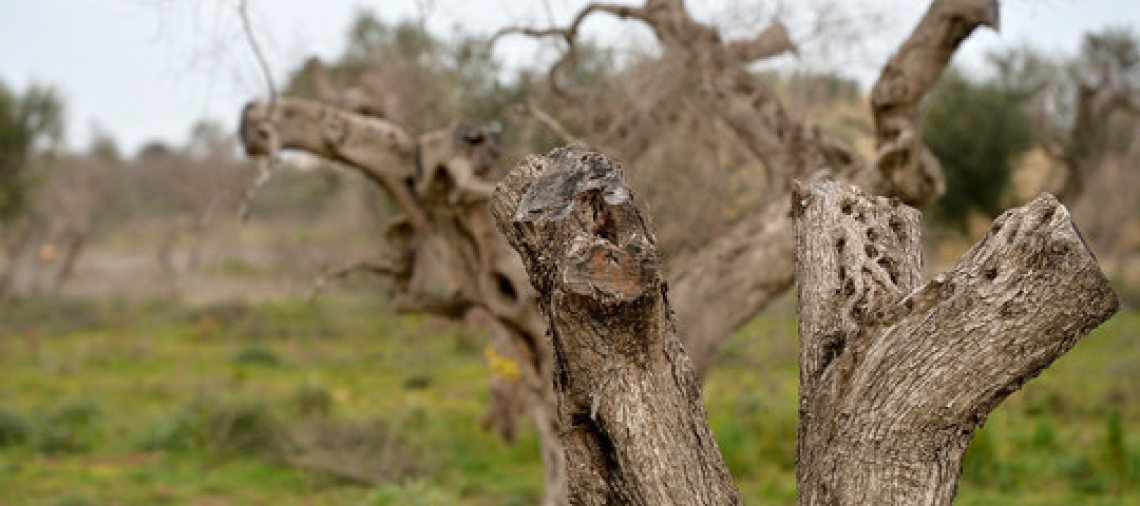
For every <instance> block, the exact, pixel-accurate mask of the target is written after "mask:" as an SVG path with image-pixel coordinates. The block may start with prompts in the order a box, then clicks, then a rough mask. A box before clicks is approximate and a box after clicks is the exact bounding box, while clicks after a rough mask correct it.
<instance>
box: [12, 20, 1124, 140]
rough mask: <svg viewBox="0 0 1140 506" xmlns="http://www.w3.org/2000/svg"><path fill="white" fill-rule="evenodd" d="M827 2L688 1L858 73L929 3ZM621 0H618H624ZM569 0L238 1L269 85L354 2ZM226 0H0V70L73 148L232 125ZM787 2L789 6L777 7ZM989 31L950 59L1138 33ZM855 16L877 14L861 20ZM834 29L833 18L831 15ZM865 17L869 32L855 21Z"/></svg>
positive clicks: (337, 35)
mask: <svg viewBox="0 0 1140 506" xmlns="http://www.w3.org/2000/svg"><path fill="white" fill-rule="evenodd" d="M827 1H828V0H782V1H780V0H714V1H703V2H698V1H696V0H689V2H688V3H689V4H690V7H691V9H692V10H693V11H694V13H695V15H696V16H697V17H699V18H701V19H702V20H706V21H711V22H715V23H717V24H718V25H720V26H723V27H724V28H725V33H726V35H730V36H732V35H735V36H742V35H745V34H748V33H754V31H755V30H758V29H760V28H762V27H763V26H764V25H765V24H766V22H767V20H769V19H771V18H772V16H773V15H774V14H775V12H776V10H778V9H781V8H780V7H779V6H778V5H779V4H783V5H784V6H785V7H784V8H783V9H782V10H781V11H780V12H782V13H783V19H785V20H786V21H787V22H788V23H789V24H790V25H791V29H792V36H793V38H794V39H796V40H797V41H800V42H801V43H803V44H805V45H807V46H808V50H807V51H805V56H804V58H803V59H801V60H798V61H797V60H792V59H791V58H781V59H780V61H777V62H772V63H767V64H768V65H782V66H785V67H786V66H794V65H808V66H812V67H813V68H838V69H839V70H840V71H841V72H842V73H844V74H846V75H850V76H853V77H857V78H859V79H860V80H861V81H862V82H864V83H865V84H866V83H870V82H871V81H872V80H873V79H874V77H875V76H876V75H877V72H878V67H879V66H880V65H881V64H882V62H883V61H885V59H886V57H887V53H888V52H889V51H890V50H891V49H892V48H893V47H894V46H895V45H896V44H897V43H898V42H899V41H900V40H901V38H902V37H904V36H905V35H906V34H907V33H908V32H909V30H910V29H911V28H912V27H913V26H914V24H915V23H916V22H917V21H918V17H919V16H920V15H921V14H922V12H923V11H924V10H925V8H926V6H927V5H928V4H927V2H925V1H918V0H854V1H852V0H846V1H844V0H831V1H832V2H833V3H834V4H835V5H838V6H841V8H831V9H828V12H831V13H833V15H835V14H834V13H836V12H838V13H839V14H838V15H835V18H836V21H834V23H846V26H847V28H845V30H847V31H849V32H850V33H851V34H852V35H850V36H849V38H847V39H844V40H843V41H841V42H839V43H834V42H833V43H831V44H828V45H824V44H822V43H820V42H819V40H818V39H816V38H813V37H812V33H811V27H810V21H811V20H812V19H814V15H809V14H808V13H805V12H804V8H803V7H802V6H803V5H804V4H805V3H806V4H812V5H819V4H821V3H823V2H827ZM623 2H625V3H628V2H629V0H623ZM584 3H585V2H584V1H582V0H478V1H476V0H467V1H461V0H373V1H371V2H365V1H360V0H250V11H251V13H252V18H253V21H254V23H255V29H256V30H257V32H258V37H259V39H260V40H261V43H262V46H263V47H264V49H265V51H266V53H267V56H268V59H269V64H270V66H271V67H272V69H273V71H274V74H275V76H276V78H277V80H278V82H280V81H281V80H282V79H283V76H284V75H285V74H286V73H287V71H288V70H289V69H291V68H293V67H295V66H296V65H297V64H298V62H300V61H301V59H302V58H304V57H306V56H308V55H311V54H317V55H321V56H323V57H327V58H332V57H335V56H336V55H338V54H339V53H340V51H341V49H342V47H343V40H344V31H345V29H346V28H347V26H348V24H349V22H350V21H351V19H352V18H353V15H354V13H355V12H356V11H357V10H358V9H361V8H366V7H370V8H372V9H373V10H374V11H375V12H377V13H378V14H379V15H380V16H381V17H383V18H384V19H386V20H388V21H394V20H397V19H406V18H416V17H418V16H419V15H420V14H421V13H426V14H427V20H428V25H429V27H430V28H431V29H432V30H433V32H435V33H444V34H446V33H450V32H453V31H454V27H456V26H461V27H462V29H463V30H464V31H465V32H468V33H475V34H489V33H491V32H493V31H494V30H495V29H497V28H499V27H501V26H504V25H508V24H528V25H533V26H546V25H548V21H549V19H550V16H553V17H554V19H555V20H556V22H557V23H558V24H560V25H561V24H565V23H566V22H567V21H568V20H569V19H570V17H571V16H572V15H573V13H574V12H575V11H576V10H577V8H579V7H580V6H581V5H583V4H584ZM237 5H238V0H201V1H192V0H117V1H113V0H0V78H2V79H3V80H4V81H5V82H7V83H8V85H9V86H13V87H15V88H16V89H20V90H22V89H23V88H25V87H26V86H27V85H28V83H30V82H33V81H35V82H41V83H50V84H54V85H56V86H57V87H59V88H60V89H61V90H62V91H63V93H64V96H65V97H66V99H67V106H68V111H67V114H68V124H67V138H68V144H69V145H70V146H72V147H76V148H82V147H84V146H86V144H87V143H88V142H89V139H90V137H91V134H92V132H93V131H94V130H95V129H96V128H98V129H101V130H102V131H104V132H108V133H109V134H111V135H112V136H113V137H115V139H116V140H117V141H119V144H120V147H121V148H122V149H123V150H124V152H125V153H128V154H130V153H134V152H135V150H137V149H138V148H139V147H140V146H141V145H142V144H144V143H145V142H147V141H150V140H154V139H158V140H162V141H166V142H171V143H181V142H182V141H183V140H184V139H185V137H186V135H187V133H188V132H189V130H190V128H191V126H192V125H193V124H194V123H195V122H196V121H198V120H199V119H201V118H203V117H209V118H214V119H217V120H221V121H223V122H225V123H226V124H227V125H230V124H234V123H235V122H236V118H237V116H238V112H239V111H240V108H241V105H242V104H243V103H244V102H245V101H247V100H249V99H250V98H253V97H257V96H263V95H265V86H264V84H263V79H262V77H261V76H260V75H259V74H258V72H257V70H256V66H255V65H254V60H253V57H252V53H251V51H250V49H249V46H248V45H247V43H246V40H245V38H244V36H243V34H242V31H241V24H240V19H239V17H238V15H237ZM787 6H798V7H787ZM1001 17H1002V30H1001V34H1000V35H998V34H996V33H993V32H992V31H983V32H977V33H975V34H974V35H973V36H972V37H971V39H970V40H968V41H967V42H966V44H965V46H964V49H963V50H962V51H961V52H960V53H959V57H958V58H959V61H964V62H965V63H966V64H967V65H972V66H979V65H981V62H982V61H983V57H984V54H985V53H986V52H987V51H991V50H994V49H1000V48H1002V47H1007V46H1014V45H1018V44H1021V43H1024V42H1029V43H1031V44H1033V45H1035V46H1037V47H1040V48H1042V49H1045V50H1046V51H1047V52H1048V53H1051V54H1056V55H1064V54H1072V53H1074V52H1075V51H1076V50H1077V47H1078V46H1079V43H1080V37H1081V34H1082V33H1084V32H1086V31H1090V30H1098V29H1101V28H1104V27H1106V26H1122V25H1124V26H1131V27H1133V28H1134V29H1136V30H1137V31H1140V1H1137V0H1004V1H1003V2H1002V13H1001ZM867 19H874V20H876V21H874V22H870V23H869V24H868V22H867V21H865V20H867ZM586 26H587V28H588V29H587V34H589V35H592V36H594V37H596V38H598V39H599V40H601V41H603V42H611V43H616V42H618V41H621V45H623V46H625V47H629V46H630V45H631V44H630V42H631V41H632V43H633V46H634V47H641V48H645V47H649V46H648V44H650V42H649V41H650V40H651V37H650V36H649V34H648V32H647V31H646V30H644V29H643V28H641V27H639V26H638V25H636V24H635V23H621V22H616V21H612V20H610V19H608V18H605V17H604V16H600V15H599V16H596V17H595V18H591V21H590V22H588V23H587V25H586ZM840 26H842V25H840ZM865 26H870V29H864V28H863V27H865ZM551 51H552V50H551V48H550V47H549V46H547V47H543V46H541V45H539V44H536V43H535V42H533V41H530V40H528V39H524V38H519V37H515V38H510V39H506V40H505V41H504V43H503V44H501V45H500V46H498V47H497V48H496V54H497V55H499V56H500V57H501V58H503V59H505V60H506V61H507V64H508V67H519V66H523V65H529V64H530V63H531V62H535V61H548V60H549V58H550V57H551V54H552V52H551Z"/></svg>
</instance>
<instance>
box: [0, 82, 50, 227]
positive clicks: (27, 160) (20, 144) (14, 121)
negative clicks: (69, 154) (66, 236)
mask: <svg viewBox="0 0 1140 506" xmlns="http://www.w3.org/2000/svg"><path fill="white" fill-rule="evenodd" d="M62 136H63V99H62V98H61V97H60V96H59V94H58V92H56V90H55V89H53V88H51V87H50V86H42V85H38V84H32V85H30V86H29V87H28V89H27V90H25V91H24V92H23V93H22V94H21V93H19V92H17V91H15V90H12V89H11V88H9V87H8V85H6V84H5V83H4V81H3V80H0V223H7V222H11V221H12V220H13V219H15V218H16V217H17V216H19V214H20V212H21V211H22V210H23V209H24V208H25V207H26V205H27V200H28V191H29V185H30V184H31V180H32V179H33V178H32V177H31V174H30V173H29V167H30V166H31V165H32V164H33V162H34V159H35V158H36V155H37V151H38V150H41V149H45V148H47V147H50V145H51V144H53V143H55V142H58V141H59V140H60V138H61V137H62Z"/></svg>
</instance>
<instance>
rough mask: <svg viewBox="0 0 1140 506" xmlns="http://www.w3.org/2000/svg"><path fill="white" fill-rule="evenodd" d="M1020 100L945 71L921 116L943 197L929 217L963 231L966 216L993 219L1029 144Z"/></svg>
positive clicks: (1016, 95)
mask: <svg viewBox="0 0 1140 506" xmlns="http://www.w3.org/2000/svg"><path fill="white" fill-rule="evenodd" d="M1024 104H1025V96H1024V95H1023V94H1021V93H1019V92H1018V91H1017V90H1011V89H1007V88H1005V87H1003V86H1001V85H1000V84H999V82H997V81H996V80H993V79H990V80H981V81H979V80H975V79H971V78H970V77H968V76H966V75H965V74H964V73H963V72H962V71H961V70H960V69H958V68H956V67H950V68H948V69H947V70H946V72H945V73H944V74H943V75H942V79H941V80H940V81H939V83H938V85H937V86H936V87H935V88H934V90H933V92H932V93H931V96H930V98H929V104H928V106H927V109H926V112H925V113H924V115H923V139H924V140H925V141H926V144H927V146H929V147H930V150H931V151H932V152H933V153H934V155H935V156H936V157H937V158H938V160H939V161H940V162H941V163H942V168H943V170H944V172H945V174H946V195H945V196H943V197H942V198H941V199H939V200H938V202H937V203H936V204H935V209H934V218H935V219H937V220H940V221H942V222H944V223H947V224H949V225H951V226H954V227H957V228H958V229H959V230H962V231H963V232H964V231H965V227H966V224H967V220H968V218H969V215H970V213H971V212H975V211H976V212H981V213H983V214H985V215H986V216H988V217H991V218H992V217H996V216H997V215H998V214H999V213H1000V212H1001V211H1002V209H1004V208H1005V207H1006V205H1005V204H1006V202H1004V201H1003V196H1004V194H1005V191H1006V188H1007V187H1008V186H1009V182H1010V177H1011V174H1012V172H1013V164H1014V162H1015V161H1016V159H1017V157H1018V156H1019V155H1021V154H1022V153H1024V152H1025V151H1026V150H1028V149H1029V148H1030V147H1031V146H1032V143H1033V140H1034V139H1033V135H1032V125H1031V122H1030V120H1029V117H1028V115H1027V114H1026V112H1025V109H1024Z"/></svg>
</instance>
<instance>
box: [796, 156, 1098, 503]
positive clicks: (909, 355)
mask: <svg viewBox="0 0 1140 506" xmlns="http://www.w3.org/2000/svg"><path fill="white" fill-rule="evenodd" d="M792 206H793V214H794V217H795V220H796V254H797V264H796V275H797V279H798V287H799V288H798V295H799V310H800V424H799V434H798V436H799V440H798V447H797V450H798V459H797V479H798V485H799V504H803V505H808V504H812V505H814V504H827V505H832V504H851V505H855V504H900V505H901V504H907V505H912V504H928V505H948V504H950V503H951V502H952V500H953V498H954V494H955V492H956V490H957V485H958V478H959V475H960V474H961V469H962V458H963V456H964V455H965V452H966V447H967V445H968V444H969V442H970V440H971V438H972V437H973V435H974V432H975V431H976V430H977V429H978V428H979V427H980V426H981V425H982V424H983V423H984V422H985V420H986V417H987V416H988V415H989V413H990V412H991V411H992V410H993V409H994V408H995V407H996V406H997V405H998V404H999V403H1000V402H1001V401H1002V400H1003V399H1005V398H1006V397H1007V396H1008V395H1009V394H1010V393H1013V392H1014V391H1016V390H1017V389H1019V388H1020V387H1021V386H1022V385H1023V384H1024V383H1025V382H1026V381H1028V380H1030V379H1032V378H1033V377H1035V376H1036V375H1037V374H1039V373H1040V372H1041V371H1042V370H1043V369H1045V368H1046V367H1048V366H1049V364H1051V363H1052V362H1053V361H1054V360H1056V359H1057V358H1058V357H1060V356H1061V355H1062V354H1064V353H1065V352H1066V351H1068V350H1069V349H1070V348H1071V347H1072V346H1073V345H1074V344H1076V342H1077V340H1078V339H1079V338H1080V337H1081V336H1082V335H1084V334H1086V333H1088V332H1089V331H1091V330H1092V329H1093V328H1095V327H1096V326H1097V325H1099V324H1100V323H1102V322H1104V321H1105V320H1107V319H1108V318H1109V317H1110V316H1112V314H1114V313H1115V312H1116V310H1117V308H1118V301H1117V298H1116V295H1115V294H1114V293H1113V292H1112V290H1111V288H1110V286H1109V283H1108V280H1107V279H1106V278H1105V276H1104V274H1103V273H1102V272H1101V270H1100V268H1099V266H1098V265H1097V262H1096V259H1095V258H1094V257H1093V255H1092V253H1091V252H1090V251H1089V250H1088V248H1087V247H1086V245H1085V243H1084V241H1083V239H1082V238H1081V236H1080V233H1079V232H1078V231H1077V229H1076V226H1075V225H1074V223H1073V221H1072V219H1071V217H1070V215H1069V212H1068V210H1067V209H1066V208H1065V207H1064V206H1062V205H1060V204H1059V203H1058V202H1057V200H1056V199H1055V198H1053V197H1052V196H1051V195H1048V194H1043V195H1041V196H1040V197H1038V198H1037V199H1035V200H1034V201H1032V202H1031V203H1029V204H1027V205H1026V206H1024V207H1020V208H1016V209H1013V210H1010V211H1007V212H1006V213H1005V214H1003V215H1002V216H1001V217H999V218H998V219H997V220H996V221H995V222H994V224H993V227H992V228H991V229H990V232H989V234H988V235H987V236H986V238H985V239H983V240H982V241H981V242H980V243H978V244H977V245H975V246H974V247H973V248H972V249H971V250H970V251H969V252H967V253H966V255H965V256H963V257H962V259H961V260H959V262H958V263H957V265H955V266H954V268H953V269H951V270H950V271H949V272H946V273H944V274H941V275H939V276H937V277H936V278H935V279H934V280H933V281H931V282H929V283H927V284H926V285H924V286H921V287H920V286H919V283H920V272H921V270H920V268H921V265H922V255H921V253H922V249H921V244H920V237H919V235H920V230H921V229H920V225H919V221H920V216H919V213H918V212H917V211H915V210H913V209H911V208H909V207H906V206H904V205H902V204H901V203H899V201H898V200H889V199H885V198H881V197H868V196H867V195H865V194H864V193H863V192H861V191H859V190H858V189H856V188H853V187H851V186H849V185H846V184H841V183H836V182H832V181H830V180H822V179H817V180H815V181H813V182H811V183H810V184H807V185H804V186H801V187H798V188H797V191H796V193H795V195H794V196H793V204H792Z"/></svg>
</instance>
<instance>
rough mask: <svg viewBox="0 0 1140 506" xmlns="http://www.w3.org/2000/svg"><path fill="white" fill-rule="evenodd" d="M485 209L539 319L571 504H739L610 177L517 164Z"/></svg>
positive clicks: (611, 173) (587, 164)
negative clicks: (523, 270) (522, 275)
mask: <svg viewBox="0 0 1140 506" xmlns="http://www.w3.org/2000/svg"><path fill="white" fill-rule="evenodd" d="M491 209H492V213H493V214H494V215H495V218H496V220H497V222H498V224H499V227H500V230H502V231H503V233H504V235H506V236H507V238H508V240H509V241H510V242H511V245H512V246H514V248H515V249H516V250H517V251H518V252H519V254H520V256H521V257H522V258H523V262H524V264H526V266H527V271H528V273H529V274H530V279H531V282H532V284H533V285H534V286H535V288H536V290H537V291H538V294H539V302H540V305H541V306H542V309H543V313H544V314H545V316H546V321H547V328H548V335H549V336H550V341H551V343H552V347H553V352H554V385H555V391H556V393H557V396H558V422H559V426H560V428H561V431H560V434H561V437H562V443H563V446H564V448H565V454H566V460H567V467H568V469H569V484H568V492H569V499H570V503H571V504H575V505H578V504H581V505H606V504H631V505H657V504H692V505H699V504H700V505H713V504H716V505H723V504H740V497H739V493H738V492H737V490H736V487H735V485H734V484H733V483H732V479H731V477H730V476H729V473H728V469H727V467H726V466H725V464H724V460H723V459H722V458H721V455H720V451H719V450H718V449H717V445H716V441H715V440H714V439H713V436H712V431H711V430H710V429H709V426H708V420H707V415H706V414H705V409H704V404H703V403H702V401H701V389H700V383H699V381H698V379H697V375H696V373H695V371H694V370H693V367H692V364H691V363H690V361H689V358H688V356H687V355H686V354H685V350H684V348H683V347H682V346H681V342H680V340H679V339H678V338H677V334H676V329H675V324H674V320H673V314H672V311H671V310H670V308H669V303H668V300H667V298H666V292H667V290H666V287H665V283H664V281H663V279H662V277H661V273H660V265H659V262H658V259H657V247H656V240H655V239H654V237H653V233H652V231H651V230H650V229H649V227H648V225H647V224H646V221H645V219H644V218H643V217H642V215H641V212H640V211H639V210H638V208H637V207H636V206H635V205H634V197H633V195H632V194H631V193H630V191H629V189H627V188H626V187H625V186H624V184H623V181H622V172H621V168H620V167H619V166H618V165H617V164H616V163H615V162H612V161H610V160H609V159H607V158H606V157H604V156H602V155H600V154H597V153H591V152H588V151H586V149H585V148H582V147H571V148H562V149H558V150H555V151H553V152H551V153H550V154H548V155H547V156H545V157H535V156H532V157H528V158H527V159H526V160H524V161H523V163H522V164H521V165H520V166H519V167H518V168H516V169H515V170H514V171H513V172H511V174H510V175H508V176H507V177H506V178H505V179H504V180H503V181H502V182H501V183H500V184H499V186H498V188H497V189H496V191H495V194H494V197H493V198H492V202H491Z"/></svg>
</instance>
